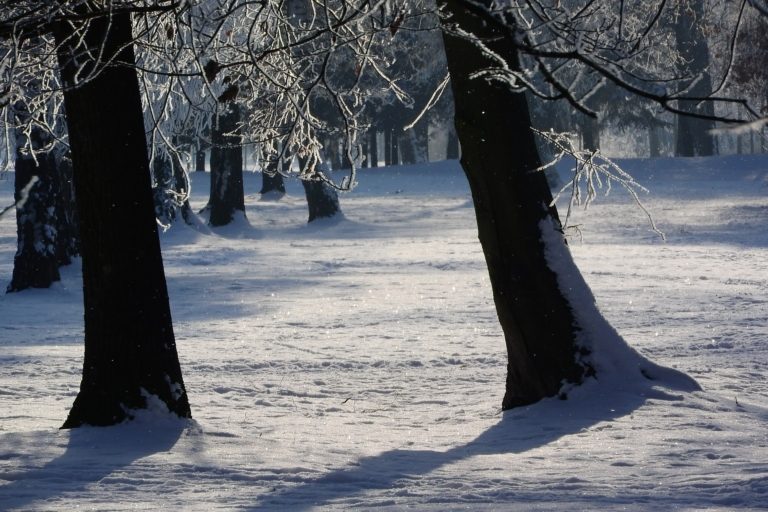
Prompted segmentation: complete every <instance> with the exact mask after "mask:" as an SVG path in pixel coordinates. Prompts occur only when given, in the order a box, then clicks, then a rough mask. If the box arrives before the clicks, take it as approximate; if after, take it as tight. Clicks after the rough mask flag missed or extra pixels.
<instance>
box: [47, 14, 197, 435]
mask: <svg viewBox="0 0 768 512" xmlns="http://www.w3.org/2000/svg"><path fill="white" fill-rule="evenodd" d="M91 8H93V10H96V9H97V6H95V4H92V3H86V4H83V5H81V6H80V9H82V11H81V14H82V15H83V17H84V18H88V17H89V12H88V11H89V10H90V9H91ZM73 23H75V24H77V22H76V21H75V22H73ZM83 30H84V33H75V32H74V31H73V28H72V26H71V25H69V24H66V23H62V24H61V25H60V26H59V27H58V30H57V31H56V34H55V35H56V42H57V45H58V57H59V68H60V73H61V78H62V82H63V83H64V84H66V85H68V86H70V88H67V89H65V91H64V102H65V107H66V112H67V126H68V131H69V143H70V147H71V151H72V163H73V169H74V182H75V192H76V201H77V208H78V214H79V218H80V226H81V242H82V261H83V296H84V302H85V360H84V364H83V378H82V382H81V384H80V392H79V393H78V395H77V398H76V399H75V402H74V405H73V406H72V410H71V411H70V413H69V417H68V418H67V420H66V422H65V423H64V426H63V428H70V427H77V426H80V425H84V424H90V425H112V424H115V423H119V422H121V421H123V420H124V419H126V418H130V417H131V410H134V409H141V408H146V407H148V405H149V404H150V403H153V402H157V401H159V402H161V403H163V404H165V406H166V407H167V408H168V409H169V410H170V411H171V412H173V413H176V414H177V415H179V416H181V417H189V416H190V408H189V402H188V400H187V395H186V392H185V388H184V382H183V379H182V375H181V369H180V367H179V360H178V356H177V353H176V343H175V340H174V334H173V326H172V323H171V313H170V307H169V304H168V291H167V289H166V283H165V275H164V271H163V262H162V257H161V254H160V243H159V239H158V233H157V223H156V222H155V215H154V208H153V201H152V185H151V181H150V173H149V162H148V157H147V150H146V139H145V135H144V120H143V116H142V107H141V96H140V93H139V84H138V80H137V76H136V71H135V69H134V67H133V66H134V65H135V56H134V52H133V46H132V43H131V41H132V33H131V18H130V14H127V13H120V14H114V15H112V16H109V17H107V16H94V17H91V18H90V21H89V24H88V26H87V28H84V29H83ZM94 56H100V57H101V60H100V61H99V62H95V61H94V58H95V57H94ZM105 63H108V64H105ZM97 68H98V69H99V72H98V74H97V75H93V76H91V77H90V79H89V80H87V81H85V82H83V83H82V84H79V85H78V86H77V87H75V88H72V87H71V86H73V85H74V84H75V83H76V79H77V77H78V76H79V77H83V76H86V77H87V76H89V74H91V73H93V72H94V71H96V69H97ZM152 406H154V404H152Z"/></svg>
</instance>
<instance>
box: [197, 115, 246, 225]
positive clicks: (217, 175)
mask: <svg viewBox="0 0 768 512" xmlns="http://www.w3.org/2000/svg"><path fill="white" fill-rule="evenodd" d="M239 125H240V108H239V107H238V106H237V104H236V103H235V102H234V101H223V102H221V103H219V112H218V115H217V118H216V122H215V124H214V126H213V128H212V129H211V144H212V147H211V161H210V166H211V195H210V197H209V199H208V206H206V208H207V209H209V210H210V211H209V217H208V223H209V224H210V225H211V226H225V225H227V224H229V223H230V222H232V221H233V220H234V218H235V215H236V214H237V212H240V213H241V214H242V215H245V192H244V190H243V148H242V146H241V137H240V133H239V131H240V126H239Z"/></svg>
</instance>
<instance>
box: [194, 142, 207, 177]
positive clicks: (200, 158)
mask: <svg viewBox="0 0 768 512" xmlns="http://www.w3.org/2000/svg"><path fill="white" fill-rule="evenodd" d="M195 171H196V172H205V150H204V149H203V148H202V147H198V148H197V152H196V153H195Z"/></svg>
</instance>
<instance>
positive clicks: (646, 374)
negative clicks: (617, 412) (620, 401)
mask: <svg viewBox="0 0 768 512" xmlns="http://www.w3.org/2000/svg"><path fill="white" fill-rule="evenodd" d="M540 228H541V232H542V242H543V243H544V247H545V256H546V258H547V262H548V264H549V267H550V268H551V269H552V270H553V271H554V272H555V274H556V275H557V280H558V284H559V286H560V290H561V291H562V292H563V295H565V297H566V299H567V300H568V302H569V304H570V305H571V309H572V311H573V314H574V318H575V320H576V323H577V328H578V330H579V334H578V338H579V345H580V346H581V347H583V348H584V349H586V350H587V351H588V355H586V356H583V359H584V360H583V361H582V362H583V363H584V364H585V365H589V366H590V367H592V368H593V369H594V370H595V378H596V379H597V380H598V381H599V382H601V383H603V384H606V385H608V386H609V387H610V388H612V389H617V390H630V389H631V390H635V391H638V392H640V393H643V394H644V393H645V392H647V391H648V388H653V387H664V388H668V389H672V390H677V391H687V392H690V391H700V390H701V386H699V384H698V383H697V382H696V380H694V379H693V378H692V377H690V376H688V375H686V374H685V373H683V372H680V371H678V370H675V369H673V368H667V367H664V366H660V365H658V364H656V363H654V362H652V361H650V360H649V359H647V358H646V357H644V356H643V355H642V354H640V353H638V352H637V351H636V350H635V349H633V348H632V347H630V346H629V345H628V344H627V342H626V341H625V340H624V338H622V337H621V336H620V335H619V333H618V332H616V329H614V328H613V327H612V326H611V324H610V323H608V321H607V320H606V319H605V318H604V317H603V315H602V313H600V310H599V309H598V307H597V303H596V301H595V297H594V295H593V294H592V291H591V290H590V288H589V286H588V285H587V283H586V281H585V280H584V278H583V277H582V275H581V272H579V270H578V268H577V267H576V264H575V263H574V261H573V258H572V256H571V254H570V251H569V250H568V247H567V246H566V245H565V243H564V242H563V235H562V233H560V232H558V231H557V230H556V229H555V227H554V225H553V223H552V221H551V220H550V219H549V218H546V219H544V220H542V221H541V223H540ZM562 391H563V392H565V393H566V394H568V393H569V392H570V391H571V389H563V390H562Z"/></svg>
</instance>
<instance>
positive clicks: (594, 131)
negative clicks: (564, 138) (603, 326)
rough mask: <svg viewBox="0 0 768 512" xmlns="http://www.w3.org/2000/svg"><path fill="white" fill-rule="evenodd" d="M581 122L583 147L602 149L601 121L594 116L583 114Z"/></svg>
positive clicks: (591, 149)
mask: <svg viewBox="0 0 768 512" xmlns="http://www.w3.org/2000/svg"><path fill="white" fill-rule="evenodd" d="M583 117H584V120H583V122H582V123H581V144H582V149H585V150H587V151H597V150H598V149H600V123H599V122H598V120H597V119H595V118H594V117H588V116H583Z"/></svg>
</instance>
